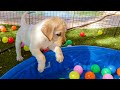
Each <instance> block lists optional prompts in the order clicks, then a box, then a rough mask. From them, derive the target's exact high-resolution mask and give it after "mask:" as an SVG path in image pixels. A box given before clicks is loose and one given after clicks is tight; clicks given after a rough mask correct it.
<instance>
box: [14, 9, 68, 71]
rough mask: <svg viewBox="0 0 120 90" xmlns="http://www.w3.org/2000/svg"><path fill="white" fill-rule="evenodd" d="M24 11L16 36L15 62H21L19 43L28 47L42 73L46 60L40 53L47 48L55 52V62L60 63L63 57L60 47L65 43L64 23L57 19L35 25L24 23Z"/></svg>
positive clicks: (46, 20) (49, 19) (53, 18)
mask: <svg viewBox="0 0 120 90" xmlns="http://www.w3.org/2000/svg"><path fill="white" fill-rule="evenodd" d="M26 14H28V12H27V11H26V12H25V13H24V14H23V15H22V17H21V27H20V28H19V30H18V32H17V34H16V42H15V47H16V54H17V61H21V60H23V57H22V56H21V42H23V43H24V44H25V45H27V46H29V48H30V52H31V54H32V55H33V56H35V57H36V59H37V62H38V71H39V72H43V71H44V69H45V63H46V58H45V56H44V54H43V53H42V52H41V51H40V50H41V49H46V48H47V47H48V48H49V49H50V50H52V51H54V52H55V55H56V60H57V61H58V62H59V63H61V62H62V61H63V60H64V56H63V53H62V50H61V48H60V46H61V45H62V44H63V43H65V41H66V37H65V32H66V28H67V27H66V23H65V21H64V20H63V19H61V18H59V17H51V18H48V19H45V20H43V21H41V22H39V23H37V24H35V25H29V24H27V23H26V20H25V16H26Z"/></svg>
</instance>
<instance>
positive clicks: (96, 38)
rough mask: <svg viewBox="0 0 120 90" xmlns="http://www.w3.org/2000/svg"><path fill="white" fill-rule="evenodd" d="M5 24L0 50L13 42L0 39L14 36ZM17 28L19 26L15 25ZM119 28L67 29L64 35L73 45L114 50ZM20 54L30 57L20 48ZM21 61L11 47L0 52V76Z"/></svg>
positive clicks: (119, 42) (119, 47)
mask: <svg viewBox="0 0 120 90" xmlns="http://www.w3.org/2000/svg"><path fill="white" fill-rule="evenodd" d="M4 26H6V28H7V30H8V32H5V33H2V32H0V51H1V50H4V49H6V48H8V47H11V46H12V45H14V44H15V43H13V44H9V43H7V44H4V43H2V41H1V38H2V37H4V36H7V37H9V36H13V37H14V38H15V36H16V32H17V30H16V31H11V26H10V25H4ZM17 28H19V26H18V27H17ZM119 29H120V28H107V29H72V30H69V31H67V33H66V37H67V40H68V39H70V40H72V41H73V45H92V46H101V47H107V48H113V49H116V50H120V30H119ZM98 30H102V31H103V32H104V33H103V34H102V35H98V34H97V32H98ZM116 30H117V33H116V36H115V37H114V33H115V31H116ZM82 31H84V32H85V34H86V36H85V37H80V36H79V34H80V32H82ZM22 55H23V57H24V60H25V59H27V58H29V57H31V53H30V52H26V51H24V50H23V49H22ZM19 63H21V62H17V61H16V53H15V48H12V49H10V50H8V51H6V52H4V53H2V54H0V76H2V75H3V74H4V73H6V72H7V71H8V70H10V69H11V68H13V67H14V66H16V65H17V64H19Z"/></svg>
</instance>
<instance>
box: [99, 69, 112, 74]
mask: <svg viewBox="0 0 120 90" xmlns="http://www.w3.org/2000/svg"><path fill="white" fill-rule="evenodd" d="M101 74H102V75H105V74H111V71H110V69H109V68H103V69H102V70H101Z"/></svg>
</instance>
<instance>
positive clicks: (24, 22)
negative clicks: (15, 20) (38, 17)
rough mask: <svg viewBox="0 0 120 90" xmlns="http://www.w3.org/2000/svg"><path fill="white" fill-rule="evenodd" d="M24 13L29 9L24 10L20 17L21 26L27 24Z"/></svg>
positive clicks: (27, 12)
mask: <svg viewBox="0 0 120 90" xmlns="http://www.w3.org/2000/svg"><path fill="white" fill-rule="evenodd" d="M26 14H29V11H26V12H24V13H23V15H22V17H21V26H24V25H27V23H26V20H25V16H26Z"/></svg>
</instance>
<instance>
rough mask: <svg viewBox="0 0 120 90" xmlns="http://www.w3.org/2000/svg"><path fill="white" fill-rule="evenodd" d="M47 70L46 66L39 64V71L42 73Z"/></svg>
mask: <svg viewBox="0 0 120 90" xmlns="http://www.w3.org/2000/svg"><path fill="white" fill-rule="evenodd" d="M44 69H45V64H38V71H39V72H40V73H42V72H43V71H44Z"/></svg>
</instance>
